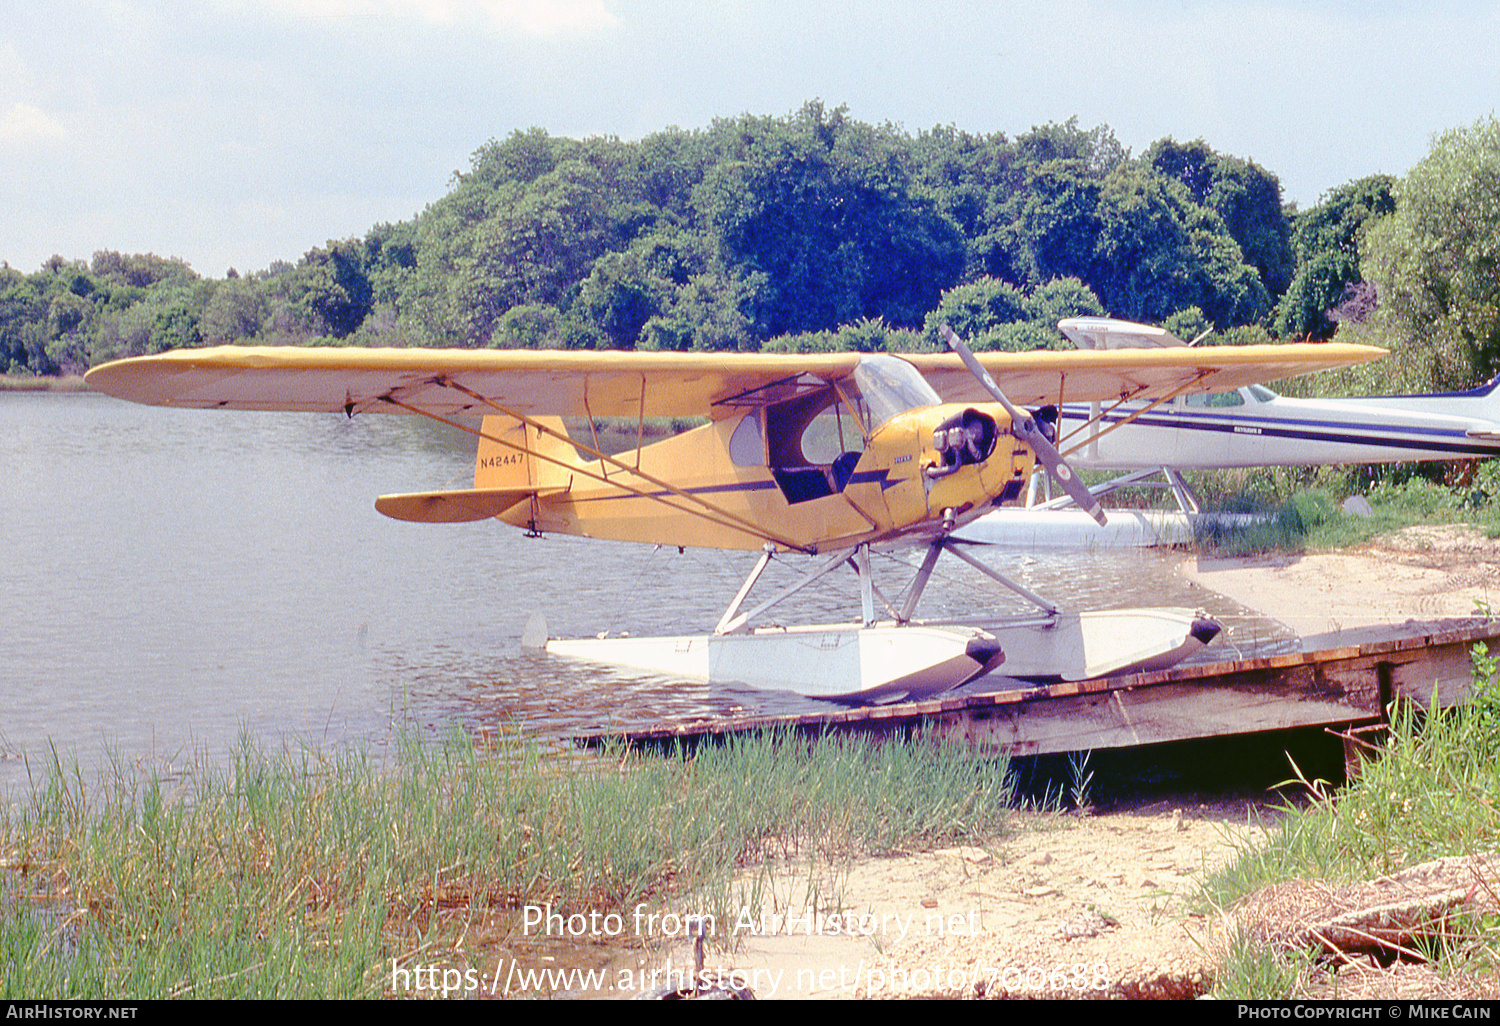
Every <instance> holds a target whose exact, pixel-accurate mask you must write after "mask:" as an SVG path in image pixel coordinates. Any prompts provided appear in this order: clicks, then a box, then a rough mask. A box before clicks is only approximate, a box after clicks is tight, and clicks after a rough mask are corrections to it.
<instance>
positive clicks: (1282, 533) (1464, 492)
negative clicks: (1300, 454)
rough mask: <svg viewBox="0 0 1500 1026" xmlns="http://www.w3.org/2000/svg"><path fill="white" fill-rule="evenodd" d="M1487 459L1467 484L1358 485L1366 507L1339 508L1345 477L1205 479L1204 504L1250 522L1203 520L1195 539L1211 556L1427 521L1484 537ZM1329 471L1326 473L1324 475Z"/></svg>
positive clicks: (1497, 531)
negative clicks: (1471, 529)
mask: <svg viewBox="0 0 1500 1026" xmlns="http://www.w3.org/2000/svg"><path fill="white" fill-rule="evenodd" d="M1488 466H1489V465H1488V464H1486V465H1485V466H1484V467H1483V468H1481V474H1480V475H1476V480H1475V481H1473V482H1472V483H1470V484H1469V485H1462V486H1450V485H1444V484H1440V483H1436V482H1432V481H1428V480H1425V479H1423V478H1419V477H1411V478H1407V479H1405V480H1386V481H1383V482H1381V483H1378V484H1375V485H1373V486H1370V487H1368V488H1365V489H1362V494H1363V495H1364V497H1365V499H1366V500H1367V501H1368V502H1369V504H1370V509H1371V514H1370V515H1368V516H1360V515H1357V514H1354V513H1346V512H1344V511H1343V508H1342V503H1343V497H1344V495H1345V494H1346V493H1345V488H1346V487H1347V483H1345V484H1344V485H1343V486H1340V485H1339V483H1338V482H1337V481H1335V482H1334V483H1332V484H1329V483H1312V484H1308V485H1304V486H1301V487H1293V489H1292V490H1290V491H1285V490H1283V488H1284V487H1285V486H1287V485H1288V481H1287V480H1285V479H1284V478H1285V475H1281V476H1279V477H1275V479H1274V480H1271V481H1270V482H1269V483H1267V482H1266V481H1257V482H1252V483H1251V484H1250V486H1249V487H1243V484H1244V483H1243V482H1241V485H1242V488H1243V490H1234V486H1233V485H1232V484H1229V482H1230V481H1232V480H1233V479H1232V478H1228V477H1226V476H1223V475H1221V476H1219V477H1218V478H1215V479H1213V482H1214V483H1216V484H1218V485H1219V486H1220V488H1221V489H1222V490H1218V491H1214V492H1210V494H1214V495H1215V498H1214V499H1212V500H1210V501H1208V502H1207V508H1208V509H1209V510H1210V511H1212V512H1225V513H1250V514H1256V515H1258V517H1259V519H1258V520H1256V521H1255V522H1252V523H1249V524H1247V525H1243V526H1221V525H1209V526H1206V527H1203V528H1201V529H1200V530H1199V532H1198V535H1197V537H1196V539H1195V542H1196V544H1197V546H1198V547H1199V549H1200V550H1201V551H1204V552H1207V553H1210V554H1213V555H1219V556H1242V555H1258V554H1263V553H1269V552H1304V551H1310V552H1324V551H1331V550H1336V549H1346V548H1353V547H1355V546H1358V545H1363V544H1365V543H1366V542H1369V541H1371V540H1373V539H1375V538H1377V537H1379V536H1381V535H1384V534H1389V533H1392V532H1394V531H1399V530H1401V529H1403V528H1406V527H1413V526H1417V525H1431V524H1457V523H1464V524H1472V525H1474V526H1475V527H1477V528H1479V529H1480V530H1482V531H1484V532H1485V533H1486V534H1488V535H1489V536H1490V537H1496V536H1500V481H1496V480H1493V479H1494V478H1497V477H1500V473H1494V472H1491V471H1489V469H1488ZM1330 476H1331V475H1330Z"/></svg>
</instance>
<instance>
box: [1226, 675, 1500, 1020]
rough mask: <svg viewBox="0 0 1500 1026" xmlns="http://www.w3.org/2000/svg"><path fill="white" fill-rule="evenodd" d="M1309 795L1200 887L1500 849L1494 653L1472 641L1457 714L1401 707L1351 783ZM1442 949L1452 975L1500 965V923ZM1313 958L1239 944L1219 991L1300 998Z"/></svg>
mask: <svg viewBox="0 0 1500 1026" xmlns="http://www.w3.org/2000/svg"><path fill="white" fill-rule="evenodd" d="M1300 783H1301V785H1302V786H1303V788H1304V789H1305V790H1306V791H1307V793H1308V795H1309V796H1310V797H1311V799H1312V800H1311V802H1310V804H1309V805H1308V806H1307V807H1306V808H1299V809H1295V810H1293V809H1288V810H1287V813H1286V815H1285V816H1284V817H1283V818H1282V819H1281V820H1280V822H1279V824H1278V825H1277V827H1276V829H1275V830H1274V831H1273V832H1272V834H1271V836H1270V838H1269V840H1268V842H1267V843H1266V844H1265V845H1264V846H1262V847H1257V848H1246V849H1245V850H1243V851H1241V852H1240V853H1239V856H1238V858H1237V859H1236V860H1235V861H1234V862H1233V863H1232V864H1231V865H1229V866H1227V867H1226V868H1224V869H1222V870H1220V871H1218V872H1217V873H1215V874H1212V875H1211V876H1210V877H1208V878H1207V880H1206V882H1205V884H1204V895H1203V897H1204V903H1205V904H1206V905H1208V906H1211V907H1214V908H1228V907H1230V906H1231V905H1232V904H1233V903H1234V902H1235V901H1237V900H1238V899H1240V898H1242V897H1244V896H1246V895H1248V894H1251V893H1253V892H1254V891H1256V890H1258V889H1260V888H1262V887H1265V886H1268V885H1270V884H1274V883H1280V882H1283V881H1287V880H1293V879H1299V878H1301V879H1322V880H1329V881H1333V882H1350V881H1356V880H1367V879H1372V878H1374V877H1377V876H1380V875H1382V874H1386V873H1390V872H1393V871H1396V870H1399V869H1401V868H1403V867H1407V866H1413V865H1417V864H1419V863H1422V862H1425V861H1428V860H1431V859H1435V858H1440V857H1443V856H1447V855H1459V854H1466V853H1470V852H1478V851H1487V850H1489V851H1493V850H1495V848H1496V846H1497V845H1500V679H1497V661H1496V660H1495V659H1494V658H1492V657H1491V656H1490V655H1489V654H1488V652H1487V651H1486V650H1485V647H1484V646H1483V645H1479V646H1476V649H1475V653H1474V677H1473V689H1472V695H1471V700H1470V702H1469V703H1467V704H1465V705H1461V706H1459V707H1457V708H1455V709H1451V710H1440V709H1438V708H1436V707H1435V706H1434V707H1432V708H1428V709H1420V708H1414V707H1412V706H1411V705H1410V704H1401V705H1398V706H1397V707H1396V709H1395V711H1394V715H1393V718H1392V721H1391V727H1390V734H1389V738H1388V740H1387V742H1386V744H1385V745H1384V748H1383V750H1382V751H1381V753H1380V754H1379V756H1378V757H1375V758H1372V759H1370V760H1369V761H1368V762H1367V763H1366V764H1365V766H1364V769H1363V770H1362V772H1361V773H1360V774H1359V776H1358V777H1356V778H1355V780H1353V781H1352V782H1351V783H1350V784H1349V785H1348V786H1347V787H1345V788H1343V789H1342V790H1337V791H1336V790H1334V789H1333V788H1331V787H1330V786H1329V785H1328V784H1327V783H1326V782H1324V781H1306V780H1303V781H1300ZM1472 925H1473V927H1474V928H1473V929H1472V930H1471V931H1469V932H1468V933H1467V934H1466V935H1464V936H1463V937H1461V938H1459V940H1458V942H1457V943H1455V944H1454V945H1453V946H1451V947H1450V948H1449V949H1446V950H1443V951H1441V952H1435V953H1434V955H1435V957H1437V958H1438V959H1439V961H1440V964H1445V965H1448V966H1449V967H1451V968H1453V969H1455V970H1456V971H1463V972H1467V973H1473V972H1475V971H1476V967H1477V970H1478V971H1480V972H1490V973H1493V972H1495V971H1496V970H1497V969H1500V965H1497V964H1495V952H1496V951H1497V950H1500V922H1496V921H1494V920H1493V919H1488V920H1477V921H1476V922H1475V923H1474V924H1472ZM1310 966H1311V960H1310V958H1306V957H1304V956H1302V955H1299V954H1292V955H1290V956H1288V957H1286V958H1279V957H1277V956H1274V955H1271V954H1268V953H1267V952H1265V951H1264V950H1255V949H1253V948H1250V947H1248V946H1246V945H1239V946H1238V947H1237V948H1236V950H1234V951H1231V953H1230V955H1229V957H1228V958H1226V960H1225V961H1224V963H1223V964H1222V965H1221V967H1220V972H1219V984H1218V990H1217V993H1218V995H1219V996H1221V997H1259V998H1284V997H1292V996H1295V988H1296V986H1297V985H1298V984H1299V981H1301V980H1303V979H1305V977H1306V974H1307V972H1308V971H1309V969H1310Z"/></svg>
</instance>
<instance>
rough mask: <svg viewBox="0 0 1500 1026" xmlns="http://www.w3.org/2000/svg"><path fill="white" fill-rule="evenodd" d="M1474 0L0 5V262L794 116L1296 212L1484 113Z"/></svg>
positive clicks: (202, 268) (426, 193)
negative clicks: (1200, 159)
mask: <svg viewBox="0 0 1500 1026" xmlns="http://www.w3.org/2000/svg"><path fill="white" fill-rule="evenodd" d="M1497 39H1500V3H1459V2H1445V0H1427V2H1424V3H1421V4H1417V3H1397V2H1388V0H1350V2H1343V0H1337V2H1335V0H1327V2H1320V0H1263V2H1244V3H1239V2H1227V0H1226V2H1195V0H1076V2H1075V0H1061V2H1052V0H1041V2H1037V0H1027V2H1020V3H1010V2H990V3H980V2H969V0H861V2H854V0H801V2H791V0H743V2H741V0H724V2H717V0H698V2H680V0H194V2H172V0H72V2H70V3H68V4H66V5H58V4H43V3H36V2H35V0H0V261H3V262H4V263H7V264H9V265H10V266H11V267H14V268H17V269H19V270H22V271H27V272H30V271H34V270H36V269H38V268H39V267H40V266H41V265H42V264H43V262H45V261H46V260H47V259H48V258H49V257H51V256H52V255H53V254H60V255H62V256H64V257H66V258H67V259H70V260H74V259H83V260H88V259H89V258H91V256H92V255H93V253H94V252H96V251H98V250H104V249H110V250H119V251H122V252H126V253H144V252H151V253H156V254H158V255H160V256H175V257H180V258H182V259H184V260H186V261H187V262H188V263H189V264H191V265H192V267H193V268H194V269H195V270H196V271H198V272H199V273H200V274H203V275H205V276H208V277H214V278H219V277H223V276H224V275H225V274H226V272H227V271H228V269H230V268H235V269H236V270H238V271H239V272H241V273H244V272H248V271H256V270H263V269H265V268H266V267H268V266H269V265H270V264H271V263H272V262H273V261H276V260H287V261H293V262H294V261H296V260H297V259H298V258H299V257H301V256H302V254H304V253H305V252H307V251H308V250H310V249H312V248H313V247H316V246H322V245H325V244H326V243H327V242H328V241H329V240H330V239H343V238H349V237H358V236H363V235H364V234H365V233H366V232H368V231H369V229H370V228H371V227H373V226H374V225H376V224H379V223H382V222H395V221H403V220H409V219H410V218H412V217H414V216H415V215H417V214H418V213H420V212H421V211H422V210H423V209H424V208H425V207H426V206H427V205H428V204H429V203H432V202H434V201H436V200H438V199H439V198H441V197H442V196H443V195H444V194H445V193H446V192H447V191H448V189H449V187H450V186H451V184H452V181H453V175H454V173H455V172H458V171H463V170H466V169H467V168H468V166H469V159H470V156H471V155H472V154H473V152H474V151H475V150H477V149H478V148H479V147H481V146H483V145H484V144H485V143H486V142H488V141H489V140H491V139H498V138H504V137H506V136H507V135H509V134H510V133H511V132H513V131H515V130H518V129H519V130H525V129H528V128H532V127H540V128H543V129H545V130H546V131H548V132H549V133H551V134H552V135H556V136H569V137H573V138H584V137H588V136H596V135H608V136H616V137H619V138H621V139H626V140H634V139H640V138H643V137H644V136H647V135H649V134H651V133H652V132H655V131H658V130H661V129H664V128H668V127H677V128H684V129H693V128H702V127H706V126H708V125H709V124H710V123H711V122H712V121H713V120H714V119H715V118H719V117H733V116H736V115H739V114H743V113H752V114H763V115H773V116H785V115H787V114H790V113H792V112H794V111H796V110H797V109H799V108H800V107H801V106H802V105H803V104H804V103H805V102H807V101H808V100H813V99H817V100H821V101H822V102H823V103H824V104H825V106H828V107H830V108H832V107H838V106H843V107H846V108H847V109H848V113H849V116H850V117H852V118H854V119H856V120H860V121H865V122H869V123H875V124H883V123H890V124H893V125H896V126H898V127H899V128H901V129H903V130H904V131H906V132H908V133H910V134H913V135H915V134H916V133H917V132H919V131H922V130H924V129H929V128H932V127H934V126H936V125H952V126H954V127H956V128H958V129H961V130H965V131H969V132H974V133H986V134H987V133H991V132H1003V133H1005V134H1006V135H1008V136H1015V135H1019V134H1022V133H1024V132H1026V131H1028V130H1029V129H1030V128H1032V127H1033V126H1037V125H1044V124H1047V123H1049V122H1062V121H1066V120H1068V119H1069V118H1075V117H1076V118H1077V119H1078V121H1079V124H1080V125H1081V126H1083V127H1085V128H1093V127H1095V126H1098V125H1106V126H1108V127H1109V128H1110V129H1111V130H1112V131H1113V132H1114V134H1115V136H1116V138H1117V139H1118V140H1119V141H1120V142H1121V143H1122V144H1123V145H1124V146H1125V147H1126V148H1128V149H1129V150H1130V151H1131V152H1132V153H1136V154H1138V153H1140V152H1142V151H1143V150H1144V149H1146V148H1147V147H1148V146H1150V145H1151V143H1153V142H1155V141H1157V140H1159V139H1162V138H1166V137H1171V138H1174V139H1176V140H1178V141H1180V142H1186V141H1190V140H1193V139H1199V138H1201V139H1203V140H1205V141H1206V142H1207V143H1208V144H1209V145H1210V146H1211V147H1213V149H1214V150H1215V151H1217V152H1219V153H1225V154H1231V155H1234V156H1237V157H1243V158H1246V159H1249V160H1253V161H1255V162H1256V163H1257V164H1259V165H1261V166H1262V167H1264V168H1266V169H1267V170H1268V171H1270V172H1272V173H1273V174H1275V175H1276V176H1277V177H1278V178H1279V179H1280V181H1281V184H1282V188H1283V198H1284V199H1286V200H1288V201H1293V202H1296V203H1297V204H1298V205H1299V206H1301V207H1303V208H1306V207H1309V206H1312V205H1313V204H1315V203H1317V202H1318V199H1319V197H1321V196H1322V195H1323V194H1324V193H1326V192H1327V191H1328V190H1329V189H1332V188H1334V187H1336V186H1338V185H1342V184H1344V183H1345V182H1349V181H1352V180H1354V179H1356V178H1361V177H1364V176H1365V175H1369V174H1375V173H1377V172H1380V173H1386V174H1392V175H1397V176H1399V175H1402V174H1404V173H1405V172H1406V171H1408V170H1409V169H1410V168H1411V167H1412V166H1413V165H1414V164H1416V163H1417V162H1418V161H1420V160H1421V159H1422V158H1423V156H1425V155H1426V154H1427V152H1428V151H1429V150H1430V148H1431V145H1432V140H1433V137H1434V135H1435V134H1436V133H1439V132H1442V131H1445V130H1449V129H1456V128H1465V127H1468V126H1470V125H1472V124H1474V123H1475V122H1476V121H1478V120H1480V119H1482V118H1488V117H1490V116H1492V115H1493V114H1494V112H1495V109H1496V106H1497V102H1500V100H1497V98H1500V47H1497V46H1496V45H1495V41H1496V40H1497Z"/></svg>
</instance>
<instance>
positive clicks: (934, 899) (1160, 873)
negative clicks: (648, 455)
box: [665, 527, 1500, 998]
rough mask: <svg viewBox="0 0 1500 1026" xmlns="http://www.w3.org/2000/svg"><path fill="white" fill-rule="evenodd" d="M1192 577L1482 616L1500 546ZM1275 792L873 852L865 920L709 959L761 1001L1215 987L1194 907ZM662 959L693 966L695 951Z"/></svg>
mask: <svg viewBox="0 0 1500 1026" xmlns="http://www.w3.org/2000/svg"><path fill="white" fill-rule="evenodd" d="M1182 573H1184V574H1185V575H1186V576H1187V577H1188V578H1189V579H1190V580H1191V581H1193V582H1194V583H1196V584H1198V585H1199V586H1201V587H1205V588H1208V589H1211V590H1213V591H1215V592H1218V593H1220V594H1222V595H1224V596H1225V597H1227V598H1229V599H1231V600H1233V601H1234V602H1237V603H1238V604H1240V605H1242V606H1245V607H1247V608H1248V609H1252V610H1256V611H1259V612H1261V613H1263V614H1264V615H1266V616H1269V617H1271V618H1273V619H1276V620H1278V621H1280V622H1282V623H1284V624H1285V625H1287V626H1288V627H1289V628H1291V629H1292V630H1293V631H1295V632H1296V633H1297V634H1299V635H1301V636H1304V637H1305V636H1311V635H1323V634H1327V633H1330V632H1351V631H1358V630H1360V629H1363V628H1368V627H1371V626H1375V625H1383V624H1393V623H1395V624H1399V623H1404V622H1406V621H1409V620H1417V621H1422V620H1432V619H1436V618H1440V617H1468V616H1473V615H1475V613H1476V611H1481V612H1482V611H1483V610H1485V609H1487V608H1488V604H1489V602H1490V601H1491V597H1492V596H1495V597H1496V598H1500V543H1497V542H1496V541H1493V540H1490V539H1487V538H1485V537H1484V536H1483V535H1482V534H1481V533H1479V532H1478V531H1476V530H1474V529H1472V528H1467V527H1420V528H1410V529H1407V530H1405V531H1402V532H1399V533H1398V534H1396V535H1393V536H1391V537H1388V538H1385V539H1381V540H1380V541H1378V542H1376V543H1374V544H1372V545H1369V546H1365V547H1363V548H1362V549H1360V550H1359V551H1356V552H1350V553H1339V554H1324V555H1305V556H1281V557H1275V558H1270V559H1262V560H1248V559H1223V560H1210V559H1198V558H1196V557H1194V558H1189V559H1187V560H1185V561H1184V564H1183V566H1182ZM1148 801H1150V800H1148ZM1279 803H1280V799H1279V798H1277V797H1276V796H1275V795H1270V794H1268V795H1266V796H1265V798H1264V800H1260V799H1249V800H1244V799H1239V800H1218V799H1215V798H1214V797H1213V796H1206V797H1205V799H1204V800H1203V801H1195V800H1194V799H1193V798H1192V797H1188V798H1187V799H1186V800H1184V799H1183V798H1182V797H1180V796H1179V797H1176V798H1169V799H1166V800H1159V801H1154V802H1153V803H1151V804H1146V805H1144V806H1142V807H1138V808H1131V809H1128V810H1115V811H1112V812H1111V813H1109V814H1107V815H1097V816H1089V817H1076V816H1060V815H1059V816H1052V817H1044V816H1031V817H1020V819H1019V823H1020V828H1019V829H1018V830H1017V831H1016V832H1015V833H1014V834H1012V835H1011V836H1009V837H1007V838H1003V839H997V840H994V841H992V842H990V843H988V844H985V845H983V846H982V847H977V848H959V849H950V850H946V851H938V852H926V853H919V854H917V853H914V854H911V855H905V856H900V857H895V858H883V859H868V860H864V861H861V862H859V863H858V864H856V865H855V866H854V867H853V869H852V871H851V872H850V874H849V876H848V878H847V880H844V881H842V882H841V883H839V884H838V886H837V888H836V889H835V890H833V891H832V892H824V893H825V894H830V893H831V894H833V895H836V900H835V901H834V902H833V904H834V905H835V906H836V907H837V909H838V910H840V911H842V912H843V913H852V914H854V915H857V916H864V917H866V918H865V919H863V920H862V924H863V925H864V926H870V927H871V929H870V932H869V933H859V934H858V935H855V936H849V935H839V936H826V935H816V936H808V935H807V932H806V931H805V930H802V931H800V932H799V931H798V930H797V929H792V930H791V931H790V932H789V935H769V934H750V935H746V936H742V937H739V938H737V940H736V942H735V943H733V944H731V945H729V946H728V948H727V950H724V949H720V950H714V949H710V951H711V954H710V957H709V959H708V961H707V964H708V966H709V967H710V968H724V969H726V970H727V969H729V968H731V967H733V968H734V969H736V970H738V971H739V973H741V974H743V977H744V978H745V979H746V980H748V981H751V983H752V986H753V988H754V989H755V991H756V993H757V995H758V996H760V997H802V998H809V997H811V998H851V997H852V998H865V997H897V996H914V995H932V996H955V997H958V996H963V997H977V996H989V997H995V996H1011V997H1080V996H1094V997H1123V998H1139V997H1172V998H1182V997H1192V996H1196V995H1197V994H1200V993H1203V992H1204V991H1205V990H1206V989H1207V988H1208V987H1209V986H1210V985H1211V972H1212V964H1211V960H1210V956H1209V954H1208V949H1209V948H1210V947H1211V943H1210V938H1211V936H1212V932H1213V927H1214V925H1215V924H1214V923H1213V922H1212V921H1211V918H1212V917H1208V916H1205V915H1204V914H1203V913H1202V912H1201V911H1195V910H1194V908H1193V905H1192V901H1193V899H1194V898H1195V896H1196V894H1197V892H1198V881H1199V880H1200V879H1201V874H1203V873H1204V872H1205V871H1206V870H1210V869H1212V868H1214V867H1217V866H1220V865H1223V864H1225V863H1227V862H1228V861H1230V860H1231V859H1232V858H1233V857H1234V853H1235V851H1236V850H1237V847H1238V846H1242V845H1245V844H1252V845H1253V844H1254V843H1255V842H1256V840H1257V838H1258V836H1259V835H1260V833H1261V831H1262V830H1263V826H1262V824H1264V823H1265V822H1267V821H1269V820H1271V819H1274V818H1275V816H1276V814H1277V813H1276V808H1277V806H1278V805H1279ZM766 880H767V878H764V877H763V878H762V887H763V888H764V887H766V886H768V884H767V882H766ZM774 880H775V882H774V883H772V884H770V885H769V886H770V891H771V894H772V895H773V905H774V906H775V907H779V908H781V909H782V910H785V909H786V908H787V907H798V906H800V905H801V904H802V903H803V902H804V901H805V900H806V899H805V896H799V893H798V892H797V887H798V886H801V887H802V888H803V894H804V895H805V890H806V886H807V877H806V871H805V870H803V871H802V875H801V876H800V877H799V875H798V872H797V871H796V870H795V869H787V870H782V871H781V872H780V873H779V874H778V875H776V876H775V877H774ZM841 922H844V923H847V922H849V921H848V920H843V921H841ZM903 926H904V927H905V928H904V929H903ZM846 928H847V927H846ZM665 954H666V956H667V957H670V958H673V959H674V960H675V964H676V965H679V966H681V965H683V964H689V965H690V964H691V961H690V959H691V953H690V950H689V949H688V948H686V947H685V946H684V947H680V948H677V949H673V950H669V951H667V952H666V953H665Z"/></svg>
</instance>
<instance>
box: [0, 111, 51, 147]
mask: <svg viewBox="0 0 1500 1026" xmlns="http://www.w3.org/2000/svg"><path fill="white" fill-rule="evenodd" d="M67 137H68V130H67V129H66V128H64V127H63V126H62V123H61V122H59V121H58V120H57V119H56V118H53V117H50V116H49V115H48V114H47V113H46V112H44V111H43V110H42V109H41V108H39V107H33V106H32V105H31V104H29V103H19V102H17V103H13V104H11V105H10V109H9V110H7V111H6V112H5V113H4V114H3V115H0V142H4V143H17V142H19V143H25V142H37V141H47V140H61V139H66V138H67Z"/></svg>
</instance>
